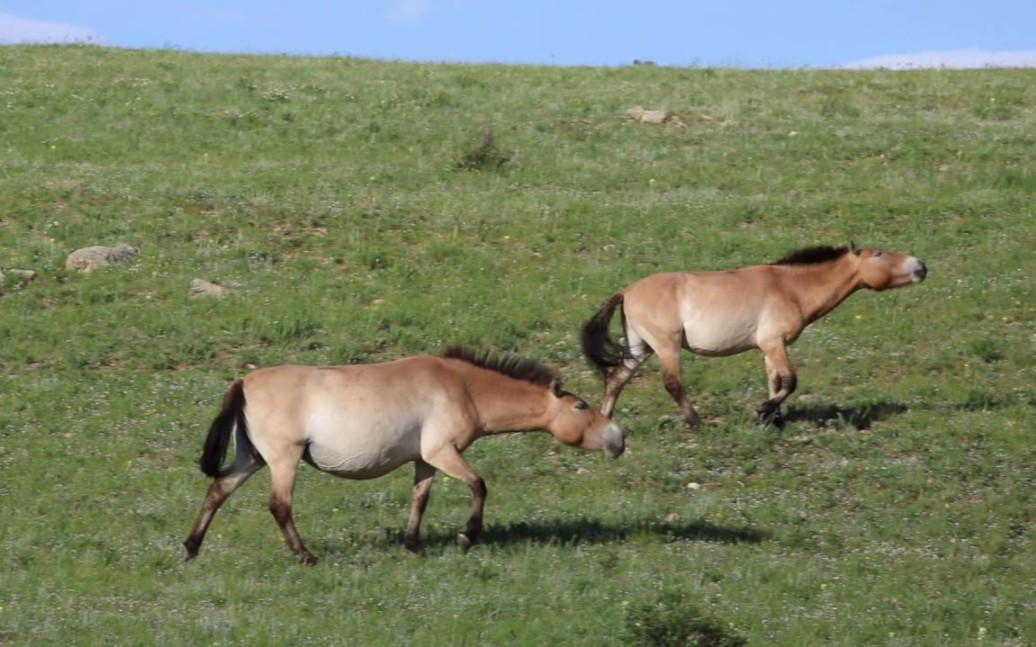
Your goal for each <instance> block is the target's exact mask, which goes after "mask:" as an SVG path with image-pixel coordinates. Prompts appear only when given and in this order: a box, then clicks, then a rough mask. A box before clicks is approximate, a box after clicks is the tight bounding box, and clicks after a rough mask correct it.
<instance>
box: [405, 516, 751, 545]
mask: <svg viewBox="0 0 1036 647" xmlns="http://www.w3.org/2000/svg"><path fill="white" fill-rule="evenodd" d="M644 535H649V536H654V537H658V538H660V539H663V540H667V541H677V540H687V541H709V542H717V543H724V544H741V543H751V544H756V543H760V542H762V541H765V540H766V539H768V538H769V536H770V535H769V533H768V532H766V531H764V530H758V529H756V528H748V527H740V528H738V527H728V526H717V525H715V524H711V523H708V522H707V521H690V522H666V521H653V520H644V519H641V520H637V521H632V522H629V523H622V524H614V523H605V522H601V521H597V520H594V519H586V518H581V519H574V520H569V519H555V520H545V521H517V522H511V523H502V524H494V523H489V524H486V526H485V527H484V528H483V529H482V534H481V535H479V538H478V541H479V543H480V544H489V545H497V546H499V545H514V544H523V543H535V544H558V545H562V546H574V545H580V544H609V543H623V542H625V541H628V540H629V539H631V538H634V537H637V536H644ZM456 538H457V535H456V533H453V534H448V533H445V532H439V531H431V532H430V533H427V535H426V536H425V538H424V539H425V542H426V544H427V545H429V546H438V545H447V544H452V543H455V542H456ZM397 540H398V541H399V543H403V535H402V533H400V534H399V536H398V537H397Z"/></svg>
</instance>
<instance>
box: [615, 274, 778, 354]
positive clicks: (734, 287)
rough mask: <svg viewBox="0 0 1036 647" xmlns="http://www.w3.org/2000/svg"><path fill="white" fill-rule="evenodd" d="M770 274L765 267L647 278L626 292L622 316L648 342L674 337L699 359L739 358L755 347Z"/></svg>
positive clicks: (660, 275)
mask: <svg viewBox="0 0 1036 647" xmlns="http://www.w3.org/2000/svg"><path fill="white" fill-rule="evenodd" d="M769 274H770V273H769V270H768V269H767V268H766V266H753V267H747V268H742V269H738V270H726V271H707V272H660V273H658V274H652V275H650V276H647V277H644V278H643V279H641V280H639V281H637V282H635V283H633V284H632V285H630V286H629V287H628V288H626V290H625V291H624V296H625V299H624V313H625V316H626V318H627V321H628V323H629V325H632V326H633V327H634V328H635V329H637V330H638V332H640V333H641V335H642V336H644V337H645V338H647V339H649V341H650V340H655V341H656V343H663V344H664V343H665V342H664V341H663V340H664V339H675V338H677V337H679V338H680V343H681V345H683V346H685V347H686V348H688V349H689V350H691V351H694V352H696V353H699V354H703V355H731V354H736V353H741V352H744V351H746V350H749V349H751V348H754V347H755V344H756V331H757V325H758V322H759V319H760V315H761V313H762V311H763V309H764V308H765V307H766V302H767V290H768V289H769V287H770V286H769V284H770V282H771V277H770V276H769ZM656 350H657V349H656Z"/></svg>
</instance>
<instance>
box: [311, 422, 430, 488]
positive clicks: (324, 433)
mask: <svg viewBox="0 0 1036 647" xmlns="http://www.w3.org/2000/svg"><path fill="white" fill-rule="evenodd" d="M309 432H310V433H309V434H308V438H309V445H308V452H309V459H310V461H311V462H312V463H313V465H314V466H316V467H317V468H319V469H320V470H323V471H325V472H327V473H329V474H334V475H335V476H340V477H342V478H349V479H369V478H375V477H378V476H382V475H383V474H387V473H389V472H391V471H392V470H394V469H396V468H397V467H399V466H400V465H403V464H405V463H409V462H411V461H414V460H416V459H418V458H420V457H421V428H420V425H419V424H418V423H416V422H414V423H409V422H408V423H406V424H401V425H393V426H390V427H382V426H378V425H372V426H367V425H363V424H353V425H350V424H349V423H341V422H340V421H333V420H325V421H313V423H312V424H311V425H310V429H309Z"/></svg>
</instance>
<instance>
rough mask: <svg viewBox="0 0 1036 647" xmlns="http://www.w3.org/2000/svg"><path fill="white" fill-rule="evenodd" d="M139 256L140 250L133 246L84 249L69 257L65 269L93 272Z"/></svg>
mask: <svg viewBox="0 0 1036 647" xmlns="http://www.w3.org/2000/svg"><path fill="white" fill-rule="evenodd" d="M138 254H140V250H139V249H137V248H136V247H133V246H131V245H116V246H115V247H105V246H103V245H96V246H94V247H83V248H82V249H77V250H76V251H74V252H72V253H71V254H69V255H68V259H67V260H66V261H65V269H68V270H75V271H78V272H92V271H94V270H99V269H101V268H102V267H108V266H109V265H115V264H118V263H125V262H127V261H129V260H130V259H132V258H133V257H135V256H137V255H138Z"/></svg>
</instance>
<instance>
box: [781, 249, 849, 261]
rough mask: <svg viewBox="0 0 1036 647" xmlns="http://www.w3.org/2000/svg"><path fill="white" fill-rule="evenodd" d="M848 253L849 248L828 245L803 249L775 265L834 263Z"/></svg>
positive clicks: (789, 254)
mask: <svg viewBox="0 0 1036 647" xmlns="http://www.w3.org/2000/svg"><path fill="white" fill-rule="evenodd" d="M848 253H849V248H848V247H830V246H828V245H820V246H817V247H803V248H802V249H796V250H795V251H792V252H788V253H787V254H785V255H784V257H783V258H781V260H779V261H777V262H776V263H774V265H816V264H817V263H826V262H828V261H833V260H835V259H836V258H841V257H843V256H845V255H846V254H848Z"/></svg>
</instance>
